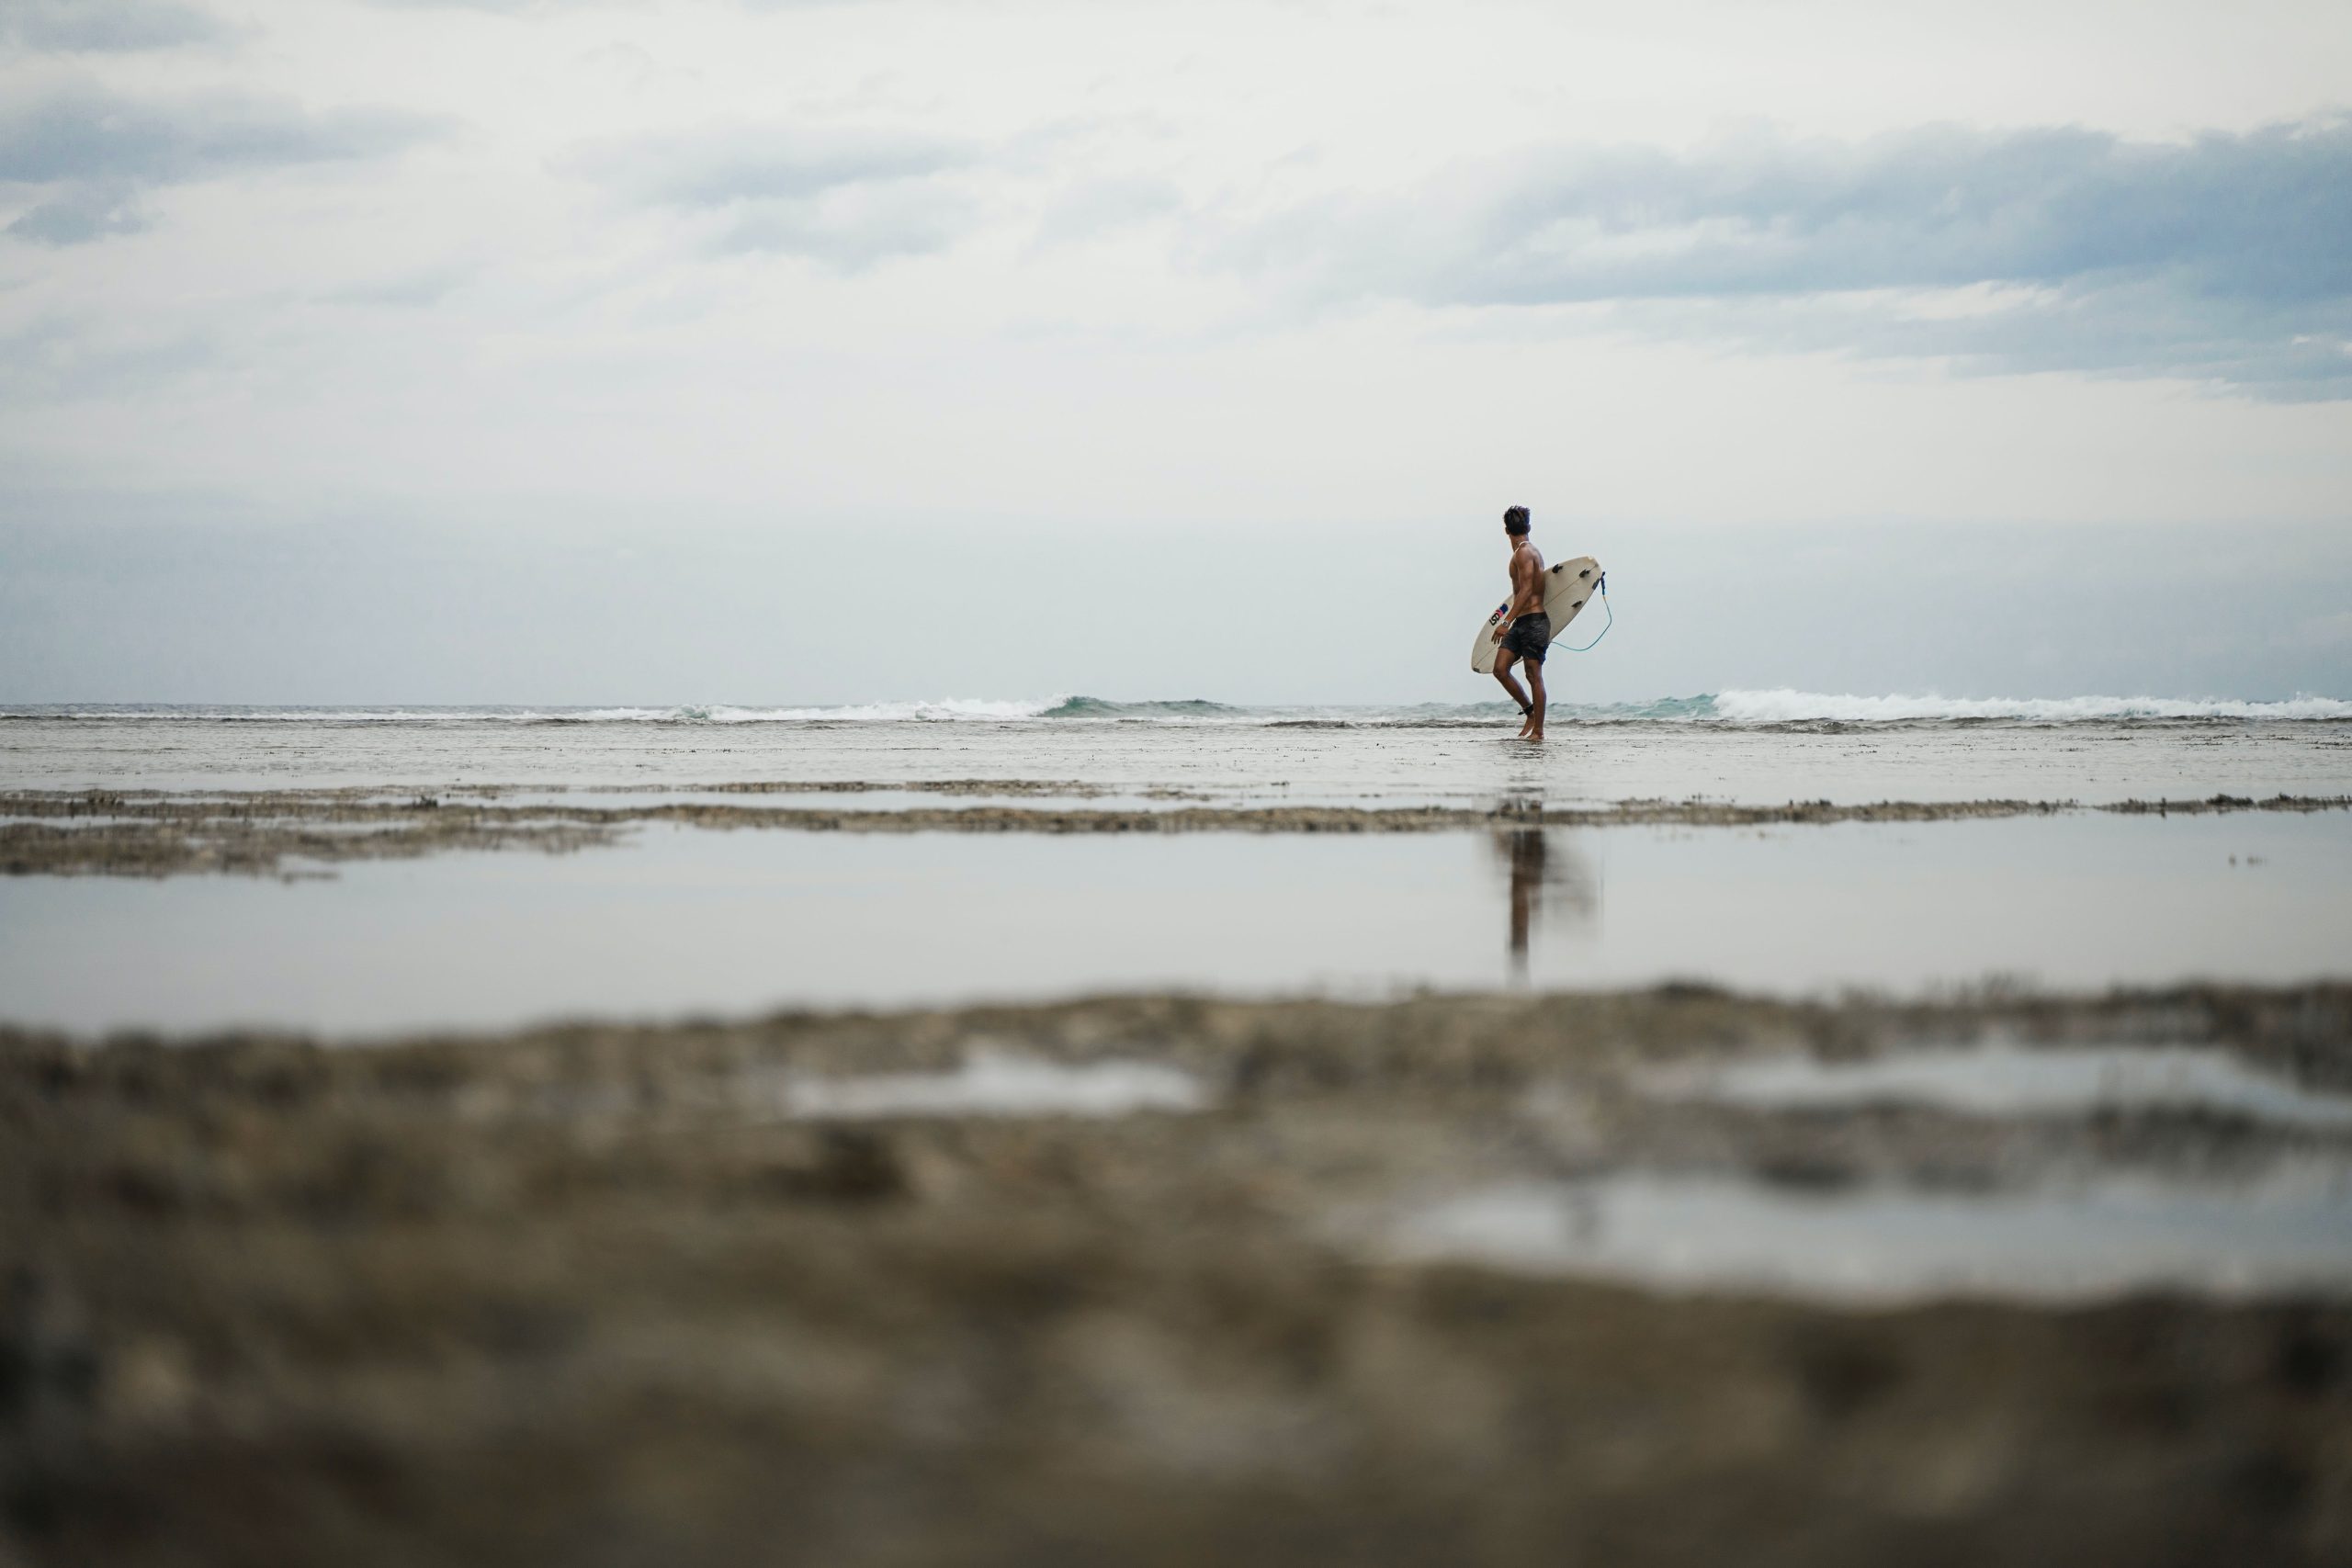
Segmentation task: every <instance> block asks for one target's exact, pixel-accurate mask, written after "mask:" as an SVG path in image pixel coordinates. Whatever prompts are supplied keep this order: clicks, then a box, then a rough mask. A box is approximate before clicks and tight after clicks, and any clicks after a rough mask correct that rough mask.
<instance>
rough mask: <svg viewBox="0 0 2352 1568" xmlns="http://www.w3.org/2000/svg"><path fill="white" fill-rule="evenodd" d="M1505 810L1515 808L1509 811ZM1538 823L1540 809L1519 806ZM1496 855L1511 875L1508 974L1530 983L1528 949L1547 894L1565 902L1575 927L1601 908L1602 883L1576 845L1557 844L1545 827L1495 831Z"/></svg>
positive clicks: (1537, 806)
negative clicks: (1576, 923) (1532, 814)
mask: <svg viewBox="0 0 2352 1568" xmlns="http://www.w3.org/2000/svg"><path fill="white" fill-rule="evenodd" d="M1505 809H1506V810H1510V809H1511V807H1506V808H1505ZM1518 809H1521V810H1532V811H1533V812H1534V813H1536V814H1537V816H1538V817H1539V818H1540V816H1541V814H1542V810H1543V807H1541V806H1540V805H1535V806H1529V805H1527V804H1525V803H1521V804H1520V805H1519V807H1518ZM1495 852H1496V853H1497V854H1498V855H1500V856H1501V857H1502V862H1503V867H1504V869H1505V870H1507V871H1508V872H1510V972H1511V976H1512V977H1513V978H1515V979H1520V980H1524V979H1526V978H1527V950H1528V946H1529V944H1530V942H1532V940H1533V938H1534V935H1535V919H1536V917H1537V916H1538V915H1541V914H1542V913H1543V912H1544V897H1545V896H1546V895H1547V894H1550V895H1556V896H1558V898H1557V899H1555V901H1564V902H1565V904H1566V910H1567V913H1568V915H1569V917H1570V919H1571V921H1572V922H1579V921H1583V920H1589V919H1591V918H1592V917H1593V916H1594V915H1596V914H1598V913H1599V912H1600V878H1599V877H1598V876H1597V875H1596V874H1594V872H1593V868H1592V864H1591V863H1590V862H1589V861H1587V860H1586V859H1585V857H1584V856H1582V855H1581V854H1578V853H1577V848H1576V844H1575V842H1574V840H1563V841H1560V842H1556V843H1555V841H1554V840H1553V835H1552V833H1551V832H1550V831H1548V830H1546V829H1542V828H1503V829H1497V830H1496V832H1495Z"/></svg>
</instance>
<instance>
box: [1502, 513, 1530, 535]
mask: <svg viewBox="0 0 2352 1568" xmlns="http://www.w3.org/2000/svg"><path fill="white" fill-rule="evenodd" d="M1503 532H1504V533H1506V534H1509V535H1510V536H1511V537H1512V538H1514V539H1523V538H1525V537H1527V508H1525V507H1524V506H1514V507H1512V508H1511V509H1510V511H1508V512H1506V513H1503Z"/></svg>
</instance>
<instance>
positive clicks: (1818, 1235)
mask: <svg viewBox="0 0 2352 1568" xmlns="http://www.w3.org/2000/svg"><path fill="white" fill-rule="evenodd" d="M1375 1246H1376V1247H1377V1248H1378V1249H1379V1250H1381V1251H1384V1252H1385V1253H1388V1254H1390V1255H1392V1256H1398V1257H1402V1258H1409V1259H1413V1260H1416V1261H1422V1262H1444V1261H1453V1262H1468V1263H1476V1264H1483V1265H1486V1266H1488V1267H1492V1268H1498V1269H1511V1270H1518V1271H1525V1272H1530V1273H1544V1274H1566V1275H1577V1276H1589V1277H1597V1278H1602V1279H1620V1280H1636V1281H1639V1282H1641V1283H1643V1284H1645V1285H1649V1286H1651V1287H1653V1288H1657V1289H1663V1290H1669V1291H1722V1290H1736V1291H1749V1290H1753V1291H1764V1292H1771V1293H1774V1294H1788V1295H1795V1296H1808V1297H1817V1298H1827V1299H1830V1300H1835V1301H1844V1302H1851V1303H1867V1304H1880V1305H1894V1304H1898V1303H1906V1302H1916V1301H1925V1300H1932V1299H1934V1298H1937V1297H1944V1296H1965V1297H1980V1298H1988V1297H1989V1298H1996V1299H2003V1298H2005V1299H2013V1300H2014V1299H2023V1300H2034V1301H2082V1300H2094V1299H2098V1298H2100V1297H2105V1296H2112V1295H2117V1294H2121V1293H2126V1292H2136V1291H2150V1290H2160V1291H2183V1290H2185V1291H2193V1292H2199V1293H2209V1294H2213V1295H2219V1296H2225V1297H2246V1296H2258V1295H2265V1294H2270V1293H2273V1292H2278V1293H2289V1294H2301V1293H2306V1292H2316V1293H2324V1294H2327V1295H2331V1296H2342V1295H2344V1294H2346V1292H2352V1180H2347V1172H2346V1168H2345V1167H2344V1166H2343V1165H2342V1164H2341V1163H2340V1162H2339V1161H2336V1160H2334V1159H2326V1158H2313V1159H2308V1160H2301V1161H2294V1162H2290V1163H2286V1164H2282V1165H2281V1166H2279V1167H2278V1168H2276V1169H2274V1170H2273V1171H2271V1172H2270V1173H2268V1174H2267V1175H2265V1176H2262V1177H2260V1178H2257V1179H2253V1180H2250V1181H2246V1182H2243V1183H2238V1184H2221V1183H2216V1184H2211V1185H2206V1184H2192V1183H2188V1182H2181V1181H2165V1180H2159V1179H2152V1178H2145V1177H2109V1178H2104V1179H2097V1180H2093V1181H2089V1182H2086V1183H2082V1184H2079V1185H2075V1186H2071V1187H2064V1186H2062V1187H2056V1188H2052V1189H2050V1190H2026V1191H2016V1192H1987V1193H1976V1192H1952V1191H1909V1190H1901V1189H1894V1188H1871V1187H1864V1188H1860V1189H1855V1190H1838V1191H1832V1192H1814V1191H1807V1190H1790V1189H1786V1188H1779V1187H1771V1186H1767V1185H1764V1184H1762V1183H1758V1182H1753V1181H1747V1180H1742V1179H1737V1178H1734V1177H1728V1176H1716V1175H1700V1174H1690V1175H1678V1174H1670V1173H1663V1172H1648V1171H1629V1172H1625V1173H1623V1174H1619V1175H1614V1176H1606V1177H1601V1178H1599V1179H1594V1180H1590V1181H1581V1182H1560V1183H1521V1184H1515V1185H1504V1186H1498V1187H1490V1188H1486V1189H1483V1190H1476V1191H1471V1192H1465V1193H1462V1194H1459V1195H1457V1196H1454V1197H1451V1198H1446V1199H1443V1200H1441V1201H1435V1202H1430V1203H1428V1204H1424V1205H1421V1206H1419V1207H1416V1208H1413V1209H1409V1210H1408V1211H1406V1212H1405V1213H1402V1214H1401V1215H1398V1216H1397V1217H1395V1218H1394V1219H1393V1220H1392V1221H1391V1222H1390V1224H1388V1225H1387V1227H1386V1234H1385V1235H1382V1236H1380V1237H1379V1238H1378V1240H1377V1241H1376V1242H1375Z"/></svg>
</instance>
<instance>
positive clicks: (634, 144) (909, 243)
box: [568, 125, 978, 272]
mask: <svg viewBox="0 0 2352 1568" xmlns="http://www.w3.org/2000/svg"><path fill="white" fill-rule="evenodd" d="M976 162H977V152H976V151H975V149H974V148H973V147H972V146H971V145H970V144H968V143H966V142H963V141H956V140H951V139H947V138H943V137H934V136H926V135H922V134H919V133H914V132H906V131H894V130H849V129H834V128H812V127H795V126H781V125H764V126H752V125H736V126H726V127H720V128H717V129H713V130H703V131H695V132H691V133H686V134H679V135H667V136H651V137H640V138H637V139H634V140H630V141H617V142H605V143H600V144H597V145H594V146H591V147H586V148H582V149H581V150H580V151H578V152H575V153H574V154H573V155H572V156H571V158H570V159H569V160H568V164H569V165H570V166H571V168H572V169H574V170H575V171H576V172H579V173H581V174H583V175H587V176H588V177H589V178H591V179H593V180H594V181H596V182H597V183H598V184H600V185H602V186H605V188H606V189H608V190H610V191H612V192H613V193H614V194H615V195H616V196H617V197H620V198H621V199H623V200H625V201H628V202H630V203H633V204H636V205H639V206H644V207H652V208H661V209H669V210H672V211H676V212H683V213H690V214H715V215H719V216H721V217H723V218H724V219H725V220H726V221H725V224H724V226H723V228H721V229H720V231H718V235H717V237H716V239H715V241H714V243H715V244H716V246H717V247H718V249H720V250H723V251H766V252H776V253H782V254H793V255H800V256H806V257H809V258H810V259H812V260H816V261H819V262H821V263H823V264H825V265H830V266H832V267H834V268H836V269H838V270H841V271H844V272H855V271H861V270H864V269H865V268H866V267H869V266H872V265H876V263H878V262H881V261H883V260H886V259H888V258H889V257H892V256H899V255H916V254H925V253H928V252H933V251H938V250H942V249H944V248H945V247H946V246H947V245H949V244H952V243H954V242H955V241H956V238H958V237H959V236H960V235H961V234H962V233H964V232H965V231H967V230H968V229H969V228H970V227H971V225H972V223H973V222H974V221H975V220H976V219H977V215H978V208H977V204H976V203H975V202H974V200H973V199H972V197H971V196H970V195H969V193H968V192H967V191H966V190H965V189H963V188H962V187H961V186H958V185H956V183H954V181H953V179H952V176H954V175H958V174H960V173H962V172H963V171H965V170H967V169H968V168H970V167H971V166H972V165H974V164H975V163H976Z"/></svg>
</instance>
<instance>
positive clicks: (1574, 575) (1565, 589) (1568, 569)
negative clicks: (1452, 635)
mask: <svg viewBox="0 0 2352 1568" xmlns="http://www.w3.org/2000/svg"><path fill="white" fill-rule="evenodd" d="M1599 588H1600V562H1599V561H1597V560H1595V559H1593V558H1591V557H1590V556H1578V557H1577V558H1576V559H1574V560H1564V561H1560V562H1558V563H1556V564H1555V565H1552V566H1548V567H1545V568H1544V614H1545V615H1549V616H1551V617H1552V640H1553V641H1555V642H1557V641H1558V640H1559V637H1560V634H1561V633H1562V632H1564V631H1566V630H1567V629H1568V623H1569V622H1570V621H1573V620H1575V619H1576V618H1577V611H1579V610H1581V609H1583V608H1584V607H1585V604H1586V602H1587V601H1589V599H1591V597H1592V595H1593V592H1594V591H1595V590H1597V589H1599ZM1505 615H1510V600H1508V599H1506V600H1504V601H1503V602H1502V603H1501V604H1498V605H1496V606H1495V613H1494V614H1493V615H1488V616H1487V619H1486V622H1485V624H1484V625H1482V626H1479V628H1478V640H1477V641H1476V642H1474V643H1472V644H1471V645H1470V668H1471V670H1472V671H1474V672H1475V673H1477V674H1480V675H1491V674H1493V673H1494V671H1495V628H1496V627H1497V626H1500V625H1502V624H1503V617H1504V616H1505Z"/></svg>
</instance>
